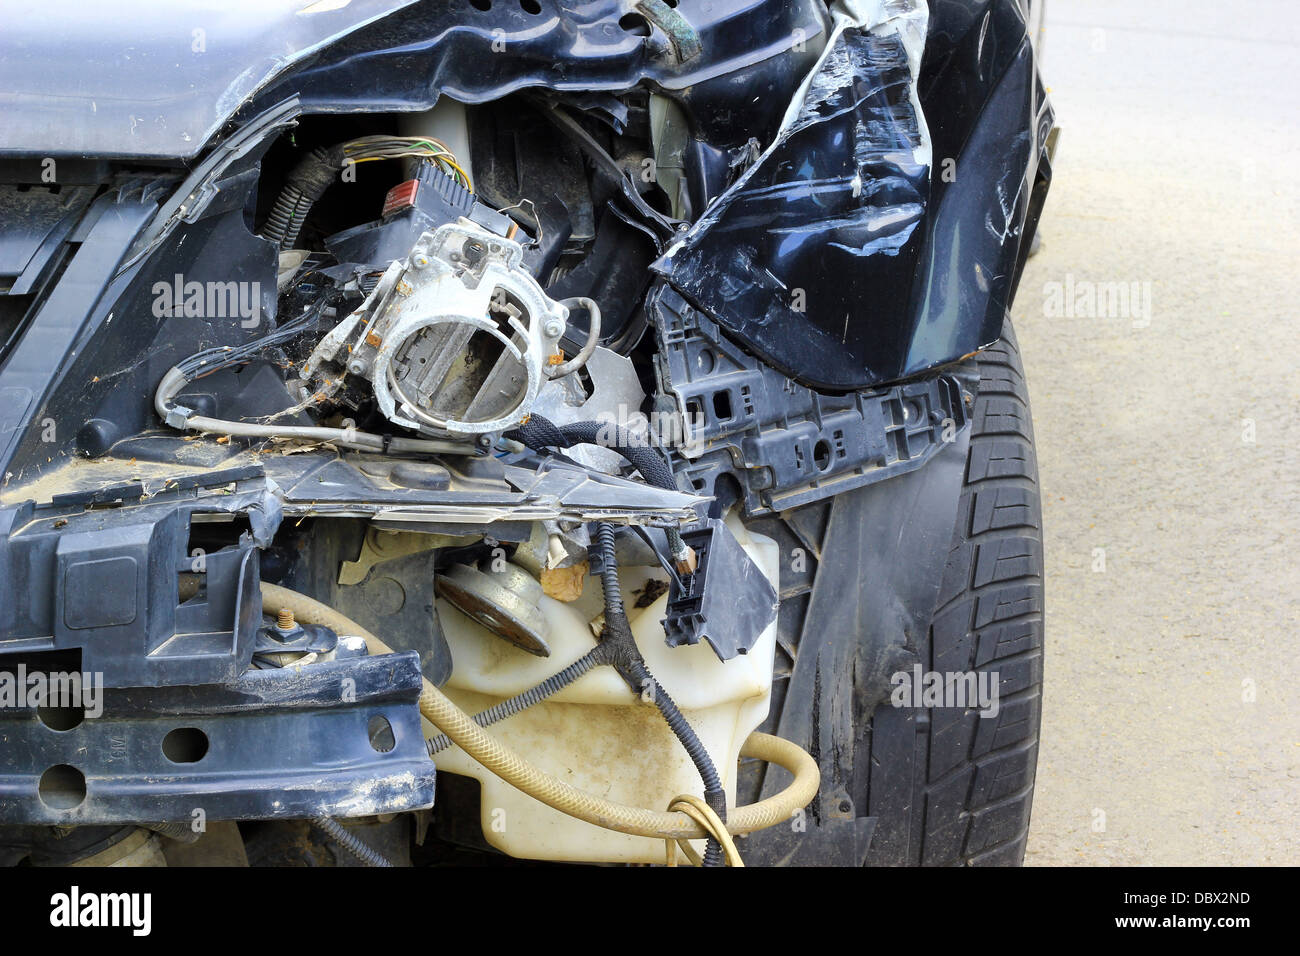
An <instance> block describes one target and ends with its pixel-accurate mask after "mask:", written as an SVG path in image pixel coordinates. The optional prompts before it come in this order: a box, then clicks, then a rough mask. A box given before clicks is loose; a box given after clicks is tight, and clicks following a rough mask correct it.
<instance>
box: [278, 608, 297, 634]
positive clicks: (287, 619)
mask: <svg viewBox="0 0 1300 956" xmlns="http://www.w3.org/2000/svg"><path fill="white" fill-rule="evenodd" d="M275 626H276V627H278V628H279V629H280V630H282V631H292V630H293V629H294V626H295V625H294V620H293V608H291V607H282V608H280V613H279V614H278V615H276V618H275Z"/></svg>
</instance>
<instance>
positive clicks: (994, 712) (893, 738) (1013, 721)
mask: <svg viewBox="0 0 1300 956" xmlns="http://www.w3.org/2000/svg"><path fill="white" fill-rule="evenodd" d="M956 374H957V377H958V378H959V379H960V380H961V381H962V383H963V388H964V390H965V393H966V405H967V408H968V411H969V413H970V419H971V427H970V429H969V431H968V433H964V434H963V435H962V441H961V442H960V443H954V444H953V446H952V447H949V448H946V449H945V450H944V451H942V452H941V453H940V454H939V455H936V456H935V457H934V458H933V459H931V461H929V462H928V463H927V464H926V465H924V466H923V467H922V468H920V469H918V470H917V471H916V472H913V473H911V474H908V475H903V476H900V477H897V478H892V479H889V480H887V481H882V482H879V483H877V484H875V485H869V486H867V487H865V488H862V489H858V490H856V491H853V492H848V493H846V494H843V495H839V496H836V497H835V498H832V499H830V500H829V501H827V502H822V503H820V504H819V505H817V506H813V507H809V508H804V509H799V510H796V511H793V512H787V513H785V514H783V515H781V516H780V517H779V518H768V519H762V520H760V521H758V522H756V530H758V531H760V532H762V533H764V534H768V535H769V536H772V537H774V538H777V539H778V541H779V542H780V543H781V545H782V552H783V554H785V555H787V556H788V558H787V559H786V560H783V562H782V568H781V571H782V579H781V580H782V608H781V616H780V618H779V625H780V640H779V641H778V644H779V647H780V650H779V652H778V655H779V657H778V663H777V669H776V674H775V677H776V680H775V682H774V685H773V706H772V712H771V716H770V717H769V720H768V723H767V724H766V725H765V727H764V729H767V730H772V731H773V732H776V733H779V734H780V735H781V736H785V737H787V738H788V739H791V740H794V741H796V742H799V743H801V744H802V745H804V746H806V747H807V748H808V749H809V751H810V752H811V753H812V754H813V755H814V757H816V758H817V760H818V763H819V765H820V767H821V770H822V785H821V791H820V792H819V794H818V797H817V799H816V800H815V801H814V803H813V804H812V805H810V806H809V807H808V808H807V815H808V819H807V820H804V821H795V823H794V824H792V827H791V828H790V829H791V831H792V832H790V833H784V834H782V833H776V832H770V833H768V834H764V835H755V837H754V838H753V839H752V840H751V841H749V844H750V848H749V850H748V851H746V853H747V858H749V857H753V858H754V860H755V862H767V863H791V864H803V865H808V864H812V865H816V864H839V865H857V864H862V863H866V864H873V865H885V866H889V865H894V866H908V865H910V866H943V865H999V864H1001V865H1008V864H1009V865H1016V864H1019V863H1021V862H1022V861H1023V859H1024V853H1025V842H1026V837H1027V834H1028V829H1029V811H1030V804H1031V802H1032V798H1033V789H1034V771H1035V766H1036V762H1037V755H1038V733H1039V721H1040V711H1041V700H1042V660H1043V558H1042V555H1043V549H1042V521H1041V510H1040V502H1039V492H1038V469H1037V465H1036V463H1035V457H1034V440H1033V429H1032V427H1031V425H1030V416H1029V396H1028V393H1027V391H1026V388H1025V379H1024V372H1023V369H1022V366H1021V363H1020V356H1019V352H1018V349H1017V346H1016V340H1015V335H1014V333H1013V331H1012V329H1011V325H1010V322H1009V321H1008V322H1007V324H1006V326H1005V328H1004V330H1003V336H1002V338H1001V339H1000V340H999V341H998V342H997V343H996V344H995V345H993V346H992V347H990V348H989V349H986V350H984V351H982V352H980V353H978V354H977V355H975V356H973V357H972V358H970V359H968V360H967V361H966V362H965V363H963V364H962V365H961V366H960V367H959V368H958V369H957V372H956ZM954 526H955V527H954ZM963 693H964V694H965V697H964V698H963V697H962V694H963ZM745 769H746V768H744V767H743V766H742V774H741V778H740V781H741V791H742V792H741V796H746V795H747V794H746V787H748V788H749V790H748V795H749V796H753V797H757V796H759V795H766V794H767V793H768V792H770V791H772V790H773V789H775V788H776V787H777V786H778V785H779V781H777V780H772V779H766V778H765V777H764V776H763V771H762V770H761V768H759V769H754V770H752V772H751V773H750V774H749V775H746V773H745V772H744V771H745ZM775 829H776V828H774V830H775Z"/></svg>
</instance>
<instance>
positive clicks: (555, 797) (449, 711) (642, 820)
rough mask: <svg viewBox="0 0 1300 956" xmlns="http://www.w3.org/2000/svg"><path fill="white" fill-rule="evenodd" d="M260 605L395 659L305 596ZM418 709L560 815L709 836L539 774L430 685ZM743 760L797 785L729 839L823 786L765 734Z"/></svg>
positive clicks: (733, 822)
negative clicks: (771, 767)
mask: <svg viewBox="0 0 1300 956" xmlns="http://www.w3.org/2000/svg"><path fill="white" fill-rule="evenodd" d="M262 603H263V604H264V605H265V606H266V607H269V608H272V609H275V610H278V609H280V608H287V609H289V610H291V611H293V614H294V617H295V618H297V620H299V621H301V622H304V623H306V624H317V625H320V626H322V627H328V628H330V629H331V630H333V631H336V632H338V633H339V634H347V635H353V636H356V637H360V638H362V639H364V640H365V642H366V646H367V647H368V648H369V650H370V653H371V654H374V655H380V654H392V653H393V650H392V648H390V647H389V646H388V645H386V644H385V643H384V642H383V641H381V640H380V639H379V638H377V637H375V635H373V634H371V633H370V632H369V631H367V630H366V629H365V628H363V627H361V625H359V624H357V623H356V622H355V621H353V620H350V619H349V618H347V617H345V616H344V615H342V614H340V613H339V612H338V611H335V610H334V609H333V608H331V607H329V606H328V605H326V604H322V603H321V602H319V601H317V600H316V599H314V598H310V597H308V596H307V595H305V594H300V593H298V592H297V591H291V590H289V589H288V588H284V587H280V586H279V585H277V584H268V583H266V582H262ZM419 703H420V713H421V715H423V716H424V717H425V718H426V719H427V720H428V721H429V722H430V723H431V724H433V726H434V727H436V728H437V729H438V730H439V731H441V732H442V733H444V734H446V735H447V736H448V737H450V738H451V740H452V742H453V743H455V744H457V745H458V746H459V747H460V748H461V749H462V750H464V751H465V753H467V754H469V756H471V757H473V758H474V759H475V760H477V761H478V762H479V763H480V764H482V765H483V766H484V767H486V768H487V769H488V770H490V771H492V773H494V774H496V775H497V776H498V777H500V778H501V779H502V780H504V781H505V782H506V783H508V784H510V785H511V786H513V787H516V788H517V789H519V790H521V791H523V792H524V793H526V794H528V796H530V797H532V798H533V799H534V800H540V801H541V802H542V803H544V804H546V805H547V806H549V807H552V808H554V809H556V810H559V811H560V812H561V813H565V814H568V815H569V816H571V817H576V818H577V819H579V820H584V821H586V822H587V823H592V824H595V825H596V826H598V827H604V828H605V829H607V830H616V831H618V832H619V833H629V834H632V835H633V836H644V837H654V838H658V839H661V840H698V839H704V838H705V837H707V836H709V833H708V831H707V830H705V828H704V827H702V826H700V825H699V824H698V823H696V821H695V820H694V819H692V818H691V817H690V816H689V815H688V814H686V813H683V812H680V811H671V812H665V811H660V810H646V809H643V808H641V807H629V806H625V805H623V804H621V803H614V802H613V801H610V800H606V799H604V798H603V797H598V796H595V795H594V794H590V793H587V792H586V791H584V790H579V789H578V788H577V787H573V786H570V785H569V784H567V783H564V782H563V781H561V780H557V779H556V778H554V777H552V776H550V775H549V774H546V773H543V772H542V771H541V770H538V769H537V768H536V767H534V766H533V765H532V764H531V763H529V762H528V761H527V760H525V759H524V758H523V757H521V756H519V755H518V754H516V753H515V752H514V751H513V750H511V749H510V748H509V747H507V746H506V745H505V744H503V743H501V742H500V741H498V740H497V739H496V738H494V737H492V736H491V735H490V734H488V733H487V732H486V731H485V730H484V729H483V728H482V727H480V726H479V725H478V724H476V723H474V721H473V719H472V718H471V717H470V716H469V714H467V713H465V712H464V711H463V710H461V709H460V708H459V707H457V706H456V705H455V704H454V703H453V702H452V701H451V700H450V699H448V698H447V697H446V695H444V694H443V693H442V692H441V691H440V690H438V688H436V687H434V686H433V684H432V683H430V682H429V680H428V679H427V678H426V679H425V681H424V690H423V691H422V692H421V693H420V702H419ZM740 755H741V756H742V757H753V758H756V759H758V760H763V761H766V762H767V763H774V764H776V765H778V766H780V767H784V768H785V769H786V770H788V771H790V772H791V773H792V774H794V780H793V781H792V782H791V784H790V786H788V787H787V788H786V789H785V790H782V791H781V792H780V793H778V794H776V795H774V796H771V797H768V798H767V799H766V800H760V801H759V802H758V803H751V804H749V805H747V806H743V807H736V808H735V809H734V810H731V811H730V812H728V814H727V824H726V825H727V829H728V830H729V831H730V832H731V833H733V834H740V833H752V832H753V831H755V830H763V829H766V828H767V827H770V826H775V825H776V824H778V823H784V822H786V821H787V820H789V819H790V818H791V816H793V815H794V814H795V813H796V812H797V811H798V810H800V809H802V808H803V807H806V806H807V805H808V804H809V802H811V801H812V798H813V797H814V796H815V795H816V793H817V787H818V786H819V784H820V783H821V773H820V771H819V770H818V769H817V763H816V761H814V760H813V758H812V757H810V756H809V755H808V754H807V753H805V752H804V750H803V749H802V748H801V747H798V746H796V745H795V744H792V743H790V741H788V740H783V739H781V738H780V737H773V736H771V735H770V734H760V733H753V734H750V735H749V737H748V738H747V739H746V740H745V743H744V745H743V746H742V747H741V749H740Z"/></svg>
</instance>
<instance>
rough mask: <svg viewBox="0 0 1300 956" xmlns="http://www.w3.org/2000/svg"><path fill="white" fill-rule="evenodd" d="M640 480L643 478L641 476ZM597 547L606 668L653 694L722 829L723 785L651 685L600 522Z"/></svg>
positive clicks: (710, 849)
mask: <svg viewBox="0 0 1300 956" xmlns="http://www.w3.org/2000/svg"><path fill="white" fill-rule="evenodd" d="M643 474H644V472H643ZM596 546H597V548H598V549H599V554H600V563H601V568H600V576H601V584H602V585H603V586H604V588H605V633H604V635H602V641H603V642H607V643H602V646H607V647H609V648H610V656H611V660H610V663H611V664H613V666H614V667H616V668H618V670H619V672H620V673H621V674H623V675H624V679H630V681H631V683H632V684H633V686H634V687H635V688H638V689H639V690H640V692H641V693H642V694H643V695H644V694H645V693H646V691H649V692H650V694H651V699H652V701H653V702H654V705H655V706H656V707H657V708H659V713H660V714H662V715H663V718H664V721H665V722H666V723H667V724H668V727H669V729H670V730H672V732H673V734H674V736H676V737H677V739H678V740H679V741H681V744H682V747H683V748H685V750H686V753H687V755H688V756H689V757H690V758H691V762H692V763H693V764H695V769H696V770H697V771H699V774H700V780H701V781H702V782H703V784H704V802H705V803H707V804H708V805H709V807H710V808H712V810H713V811H714V812H715V813H716V814H717V815H718V819H720V820H722V821H723V822H724V823H725V822H726V820H727V791H726V789H725V788H724V787H723V785H722V777H721V776H720V775H719V774H718V768H717V766H716V765H715V764H714V763H713V758H712V757H711V756H709V751H708V749H707V748H705V746H704V743H703V741H701V740H700V738H699V735H698V734H696V733H695V728H693V727H692V726H691V725H690V722H689V721H688V720H687V719H686V717H685V716H684V715H683V714H682V712H681V711H680V710H678V708H677V704H676V702H674V701H673V699H672V697H671V696H669V694H668V691H666V690H664V688H663V685H662V684H660V683H659V681H657V680H655V677H654V675H653V674H651V673H650V669H649V668H648V667H646V664H645V658H643V657H642V656H641V652H640V650H639V649H638V648H637V646H636V641H635V639H634V638H633V636H632V628H631V625H630V624H629V623H628V620H627V611H626V609H625V608H624V606H623V592H622V588H621V587H620V586H619V581H618V562H617V558H616V556H615V554H614V529H613V527H612V526H611V525H609V524H608V523H606V522H604V521H602V522H599V523H598V524H597V525H596ZM722 864H723V856H722V846H721V844H719V843H718V841H717V840H715V839H713V838H711V837H710V838H709V839H708V840H706V841H705V844H704V865H705V866H722Z"/></svg>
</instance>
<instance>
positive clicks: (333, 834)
mask: <svg viewBox="0 0 1300 956" xmlns="http://www.w3.org/2000/svg"><path fill="white" fill-rule="evenodd" d="M311 822H312V826H314V827H316V829H318V830H320V831H321V832H322V833H324V834H325V835H326V836H327V837H329V838H330V839H331V840H333V841H334V842H335V843H337V844H338V845H339V846H341V847H342V848H343V849H345V850H347V851H348V852H349V853H351V854H352V855H353V856H354V857H356V858H357V859H358V860H360V861H361V862H362V863H364V864H365V865H366V866H392V865H393V864H391V863H389V862H388V858H387V857H386V856H384V855H383V854H382V853H380V852H379V851H378V850H376V849H375V848H374V847H372V846H369V845H367V844H366V843H363V842H362V841H361V840H359V839H357V838H356V837H355V836H353V835H352V834H351V833H349V832H348V831H347V828H345V827H344V826H343V825H342V824H340V823H339V822H338V821H337V820H335V819H333V818H332V817H316V818H315V819H314V820H312V821H311Z"/></svg>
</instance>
